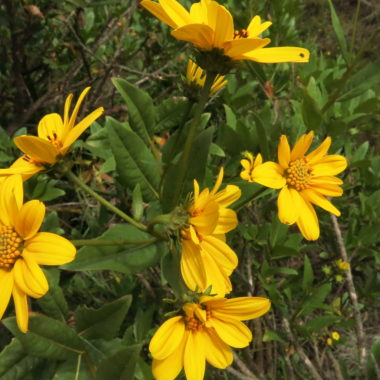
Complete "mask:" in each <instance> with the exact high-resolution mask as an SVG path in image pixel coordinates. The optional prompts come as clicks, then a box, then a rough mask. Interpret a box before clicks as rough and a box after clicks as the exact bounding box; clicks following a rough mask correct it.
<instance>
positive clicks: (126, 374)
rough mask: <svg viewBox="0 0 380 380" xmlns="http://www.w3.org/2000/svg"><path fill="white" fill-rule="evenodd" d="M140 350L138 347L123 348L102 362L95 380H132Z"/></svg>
mask: <svg viewBox="0 0 380 380" xmlns="http://www.w3.org/2000/svg"><path fill="white" fill-rule="evenodd" d="M140 349H141V346H140V345H133V346H129V347H125V348H122V349H121V350H120V351H118V352H117V353H116V354H114V355H111V356H109V357H108V358H106V359H104V360H102V361H101V362H100V365H99V367H98V371H97V373H96V378H95V379H96V380H110V379H117V380H131V379H133V378H134V373H135V369H136V363H137V359H138V355H139V353H140Z"/></svg>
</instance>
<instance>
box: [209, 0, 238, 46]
mask: <svg viewBox="0 0 380 380" xmlns="http://www.w3.org/2000/svg"><path fill="white" fill-rule="evenodd" d="M206 4H207V16H208V25H209V26H210V27H211V28H212V29H213V30H214V31H215V35H214V46H215V47H217V48H221V47H222V45H223V43H224V42H225V41H229V40H232V39H233V36H234V22H233V19H232V15H231V13H230V12H229V11H228V10H227V9H226V8H225V7H223V6H222V5H220V4H218V3H217V2H216V1H209V2H207V3H206Z"/></svg>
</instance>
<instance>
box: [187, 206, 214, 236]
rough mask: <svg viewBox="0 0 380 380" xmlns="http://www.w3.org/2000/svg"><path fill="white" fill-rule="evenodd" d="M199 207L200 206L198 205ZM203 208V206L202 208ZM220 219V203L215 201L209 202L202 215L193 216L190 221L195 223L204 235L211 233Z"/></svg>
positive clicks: (197, 229) (192, 223) (196, 227)
mask: <svg viewBox="0 0 380 380" xmlns="http://www.w3.org/2000/svg"><path fill="white" fill-rule="evenodd" d="M197 209H198V207H197ZM201 209H202V208H201ZM218 219H219V205H218V203H216V202H215V201H212V200H210V201H209V202H207V204H206V206H205V208H204V209H203V212H201V214H200V215H198V216H194V217H191V218H190V219H189V223H190V224H191V225H193V226H194V227H195V229H196V231H197V232H199V233H200V234H202V235H210V234H211V233H212V232H213V231H214V229H215V227H216V225H217V223H218Z"/></svg>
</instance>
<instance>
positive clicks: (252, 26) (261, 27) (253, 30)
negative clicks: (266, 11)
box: [247, 16, 272, 37]
mask: <svg viewBox="0 0 380 380" xmlns="http://www.w3.org/2000/svg"><path fill="white" fill-rule="evenodd" d="M271 25H272V23H271V22H270V21H265V22H263V23H261V18H260V16H255V17H254V18H253V19H252V20H251V22H250V23H249V25H248V28H247V31H248V36H249V37H257V36H258V35H260V34H261V33H262V32H264V31H265V30H267V29H268V28H269V27H270V26H271Z"/></svg>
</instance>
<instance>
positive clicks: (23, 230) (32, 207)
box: [15, 200, 45, 240]
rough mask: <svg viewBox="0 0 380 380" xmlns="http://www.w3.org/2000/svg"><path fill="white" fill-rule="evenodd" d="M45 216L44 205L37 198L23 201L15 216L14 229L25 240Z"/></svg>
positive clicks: (35, 230) (39, 225)
mask: <svg viewBox="0 0 380 380" xmlns="http://www.w3.org/2000/svg"><path fill="white" fill-rule="evenodd" d="M44 217H45V205H44V204H43V203H42V202H40V201H37V200H32V201H29V202H27V203H25V204H24V205H23V206H22V207H21V209H20V211H19V213H18V215H17V216H16V218H15V229H16V231H17V232H18V234H19V235H20V236H22V237H23V238H24V239H25V240H28V239H30V238H31V237H32V236H34V235H35V234H36V233H37V232H38V230H39V229H40V227H41V224H42V221H43V220H44Z"/></svg>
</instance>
